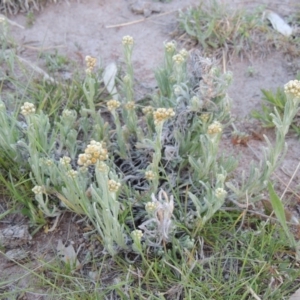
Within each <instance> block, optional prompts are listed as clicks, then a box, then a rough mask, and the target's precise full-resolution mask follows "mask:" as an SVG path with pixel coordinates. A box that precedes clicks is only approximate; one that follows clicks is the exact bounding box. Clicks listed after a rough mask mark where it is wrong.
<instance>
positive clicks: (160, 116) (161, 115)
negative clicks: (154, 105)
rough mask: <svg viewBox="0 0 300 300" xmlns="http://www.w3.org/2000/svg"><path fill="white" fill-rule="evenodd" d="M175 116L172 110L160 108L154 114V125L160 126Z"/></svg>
mask: <svg viewBox="0 0 300 300" xmlns="http://www.w3.org/2000/svg"><path fill="white" fill-rule="evenodd" d="M174 116H175V112H174V110H173V109H172V108H158V109H157V110H156V111H155V112H153V117H154V124H155V125H158V124H159V123H161V122H164V121H165V120H167V119H169V118H171V117H174Z"/></svg>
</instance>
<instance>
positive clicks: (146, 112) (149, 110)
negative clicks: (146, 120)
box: [142, 105, 154, 115]
mask: <svg viewBox="0 0 300 300" xmlns="http://www.w3.org/2000/svg"><path fill="white" fill-rule="evenodd" d="M153 111H154V108H153V107H152V106H150V105H149V106H146V107H144V108H143V109H142V112H143V114H144V115H149V114H152V113H153Z"/></svg>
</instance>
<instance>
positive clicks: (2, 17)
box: [0, 14, 25, 29]
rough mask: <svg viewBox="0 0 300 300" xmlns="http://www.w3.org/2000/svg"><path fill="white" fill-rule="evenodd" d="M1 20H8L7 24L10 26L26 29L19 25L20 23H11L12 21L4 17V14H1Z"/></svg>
mask: <svg viewBox="0 0 300 300" xmlns="http://www.w3.org/2000/svg"><path fill="white" fill-rule="evenodd" d="M0 19H3V20H6V21H7V23H9V24H10V25H12V26H16V27H19V28H21V29H25V27H24V26H22V25H19V24H18V23H16V22H14V21H11V20H10V19H8V18H7V17H5V16H4V15H2V14H0Z"/></svg>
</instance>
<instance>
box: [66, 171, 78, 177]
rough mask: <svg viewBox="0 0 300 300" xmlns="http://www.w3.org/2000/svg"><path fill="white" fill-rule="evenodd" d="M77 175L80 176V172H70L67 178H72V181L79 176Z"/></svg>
mask: <svg viewBox="0 0 300 300" xmlns="http://www.w3.org/2000/svg"><path fill="white" fill-rule="evenodd" d="M77 174H78V172H77V171H75V170H73V169H72V170H69V171H68V172H67V176H68V177H70V178H72V179H74V178H75V177H76V176H77Z"/></svg>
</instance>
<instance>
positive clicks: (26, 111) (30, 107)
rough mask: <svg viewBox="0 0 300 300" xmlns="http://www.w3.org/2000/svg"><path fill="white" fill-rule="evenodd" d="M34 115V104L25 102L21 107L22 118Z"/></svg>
mask: <svg viewBox="0 0 300 300" xmlns="http://www.w3.org/2000/svg"><path fill="white" fill-rule="evenodd" d="M34 113H35V107H34V104H32V103H29V102H25V103H24V105H23V106H21V114H22V115H23V116H29V115H31V114H34Z"/></svg>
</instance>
